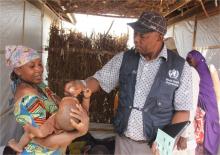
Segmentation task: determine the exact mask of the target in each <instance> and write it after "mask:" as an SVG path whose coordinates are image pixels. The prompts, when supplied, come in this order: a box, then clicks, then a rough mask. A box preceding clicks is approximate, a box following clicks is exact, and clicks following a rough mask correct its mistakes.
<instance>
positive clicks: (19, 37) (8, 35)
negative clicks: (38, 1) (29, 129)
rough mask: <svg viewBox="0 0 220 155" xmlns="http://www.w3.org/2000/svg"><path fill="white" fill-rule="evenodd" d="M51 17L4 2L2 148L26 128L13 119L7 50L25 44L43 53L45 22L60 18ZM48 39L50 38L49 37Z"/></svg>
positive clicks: (18, 2) (0, 23)
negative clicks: (11, 46)
mask: <svg viewBox="0 0 220 155" xmlns="http://www.w3.org/2000/svg"><path fill="white" fill-rule="evenodd" d="M24 4H25V5H24ZM24 6H25V8H24ZM47 13H48V11H47V10H46V9H45V14H46V15H47V16H46V17H47V18H46V19H43V20H42V16H41V10H40V9H38V8H36V7H35V6H33V5H32V4H31V3H29V2H27V1H25V2H24V1H23V0H4V1H0V27H1V28H0V34H1V37H0V39H1V40H0V64H1V65H0V74H1V78H0V84H1V85H0V101H1V104H0V146H4V145H6V144H7V142H8V140H9V139H11V138H15V139H16V140H18V139H19V138H20V136H21V135H22V128H21V127H20V126H19V125H18V124H17V123H16V121H15V118H14V115H13V105H10V104H9V102H8V100H10V99H11V98H12V94H11V91H10V79H9V75H10V72H11V71H10V70H9V68H8V67H6V66H5V55H4V48H5V46H6V45H10V44H13V45H21V44H22V45H25V46H28V47H31V48H33V49H36V50H41V49H42V42H43V41H44V40H43V36H42V29H43V27H42V25H43V24H42V22H45V20H46V21H48V20H47V19H48V18H50V17H51V19H50V20H49V21H48V22H50V23H52V21H53V20H54V19H55V18H56V15H51V12H50V14H49V15H48V14H47ZM23 24H24V25H23ZM47 25H50V24H48V23H47ZM49 29H50V28H49V26H47V27H45V29H44V31H45V33H47V32H49ZM47 35H48V36H49V33H48V34H47ZM44 43H45V42H44ZM45 44H46V43H45ZM48 44H49V43H48V42H47V45H48Z"/></svg>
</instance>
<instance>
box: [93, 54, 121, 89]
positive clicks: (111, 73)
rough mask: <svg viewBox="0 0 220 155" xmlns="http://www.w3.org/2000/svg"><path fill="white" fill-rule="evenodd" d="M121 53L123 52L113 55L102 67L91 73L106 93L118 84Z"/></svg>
mask: <svg viewBox="0 0 220 155" xmlns="http://www.w3.org/2000/svg"><path fill="white" fill-rule="evenodd" d="M123 55H124V52H121V53H119V54H117V55H115V56H114V57H113V58H112V59H111V60H110V61H109V62H108V63H107V64H105V65H104V66H103V67H102V69H100V70H99V71H97V72H96V73H95V74H94V75H93V77H94V78H95V79H97V80H98V81H99V84H100V86H101V88H102V89H103V90H104V91H105V92H107V93H109V92H111V91H112V90H113V89H114V88H115V87H116V86H117V85H118V81H119V71H120V67H121V63H122V58H123Z"/></svg>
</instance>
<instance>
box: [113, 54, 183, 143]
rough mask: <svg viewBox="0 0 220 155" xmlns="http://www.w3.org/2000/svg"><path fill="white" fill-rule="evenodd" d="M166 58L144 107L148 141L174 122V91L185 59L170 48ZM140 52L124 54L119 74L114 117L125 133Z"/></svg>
mask: <svg viewBox="0 0 220 155" xmlns="http://www.w3.org/2000/svg"><path fill="white" fill-rule="evenodd" d="M167 54H168V58H167V61H166V60H165V59H162V63H161V65H160V67H159V70H158V72H157V74H156V77H155V80H154V82H153V85H152V87H151V90H150V92H149V94H148V96H147V98H146V102H145V105H144V107H143V108H142V109H139V110H141V111H142V114H143V125H144V135H145V136H146V139H147V141H148V142H152V141H154V139H155V137H156V133H157V129H158V128H163V127H164V126H165V125H167V124H169V123H171V119H172V116H173V114H174V105H173V101H174V94H175V91H176V89H177V88H178V87H179V84H180V77H181V73H182V70H183V66H184V64H185V60H184V59H183V58H182V57H180V56H178V55H177V54H175V53H174V52H172V51H169V50H168V51H167ZM139 59H140V55H139V53H135V52H134V50H128V51H127V52H125V53H124V56H123V60H122V65H121V68H120V74H119V104H118V109H117V113H116V115H115V118H114V126H115V130H116V132H117V133H118V134H119V135H123V133H124V131H125V130H126V128H127V125H128V119H129V116H130V113H131V110H132V108H135V109H136V107H133V100H134V91H135V84H136V76H137V69H138V64H139Z"/></svg>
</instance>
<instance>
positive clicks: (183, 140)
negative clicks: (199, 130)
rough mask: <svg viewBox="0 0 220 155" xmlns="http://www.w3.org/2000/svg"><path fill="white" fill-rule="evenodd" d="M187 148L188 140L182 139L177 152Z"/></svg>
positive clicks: (178, 143)
mask: <svg viewBox="0 0 220 155" xmlns="http://www.w3.org/2000/svg"><path fill="white" fill-rule="evenodd" d="M186 148H187V138H184V137H180V138H179V140H178V142H177V150H185V149H186Z"/></svg>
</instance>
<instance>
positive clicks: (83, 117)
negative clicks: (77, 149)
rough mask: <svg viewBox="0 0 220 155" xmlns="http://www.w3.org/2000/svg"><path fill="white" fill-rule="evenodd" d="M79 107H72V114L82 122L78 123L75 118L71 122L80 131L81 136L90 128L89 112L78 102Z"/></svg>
mask: <svg viewBox="0 0 220 155" xmlns="http://www.w3.org/2000/svg"><path fill="white" fill-rule="evenodd" d="M76 107H77V108H78V109H71V113H70V116H71V117H74V118H76V119H78V120H79V121H80V122H79V123H76V122H75V121H74V119H71V120H70V122H71V124H72V126H73V127H74V128H75V129H76V130H77V131H78V132H79V134H80V136H83V135H85V134H86V133H87V132H88V129H89V116H88V112H87V111H86V110H85V109H84V108H83V107H82V106H81V105H80V104H76Z"/></svg>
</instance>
